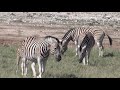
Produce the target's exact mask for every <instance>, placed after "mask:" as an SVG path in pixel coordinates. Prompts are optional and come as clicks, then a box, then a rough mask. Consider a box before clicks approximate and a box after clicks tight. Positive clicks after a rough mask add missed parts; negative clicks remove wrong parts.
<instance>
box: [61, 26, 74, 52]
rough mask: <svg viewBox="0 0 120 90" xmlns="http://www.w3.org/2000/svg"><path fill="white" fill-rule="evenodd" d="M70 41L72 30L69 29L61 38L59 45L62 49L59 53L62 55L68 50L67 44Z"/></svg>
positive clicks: (72, 34)
mask: <svg viewBox="0 0 120 90" xmlns="http://www.w3.org/2000/svg"><path fill="white" fill-rule="evenodd" d="M70 40H72V41H74V28H72V29H70V30H69V31H68V32H67V33H66V34H65V35H64V36H63V38H62V40H61V45H62V49H61V53H62V54H64V53H65V52H66V51H67V49H68V43H69V42H70Z"/></svg>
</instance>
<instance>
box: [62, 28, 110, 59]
mask: <svg viewBox="0 0 120 90" xmlns="http://www.w3.org/2000/svg"><path fill="white" fill-rule="evenodd" d="M88 32H90V33H91V34H92V35H93V37H94V39H95V42H96V44H97V46H98V48H99V56H101V57H103V50H104V47H103V45H102V42H103V39H104V37H105V35H106V36H107V37H108V39H109V43H110V45H112V38H111V37H110V36H109V35H107V34H106V33H105V32H104V31H103V30H102V29H99V28H98V29H96V28H93V27H78V28H71V29H70V30H68V32H67V33H65V35H64V36H63V37H62V40H61V44H62V50H61V52H62V54H64V52H65V51H66V50H67V49H68V47H67V46H68V43H69V42H70V40H72V41H73V42H74V43H75V45H76V56H77V55H78V48H79V46H80V42H81V41H82V39H83V38H84V36H85V35H86V34H87V33H88Z"/></svg>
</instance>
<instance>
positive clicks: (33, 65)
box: [31, 62, 36, 78]
mask: <svg viewBox="0 0 120 90" xmlns="http://www.w3.org/2000/svg"><path fill="white" fill-rule="evenodd" d="M31 68H32V72H33V77H35V78H36V71H35V62H33V63H32V64H31Z"/></svg>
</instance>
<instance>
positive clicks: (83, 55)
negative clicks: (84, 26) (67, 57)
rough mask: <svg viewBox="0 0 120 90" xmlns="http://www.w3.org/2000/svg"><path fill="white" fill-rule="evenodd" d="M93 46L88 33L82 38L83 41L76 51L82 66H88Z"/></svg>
mask: <svg viewBox="0 0 120 90" xmlns="http://www.w3.org/2000/svg"><path fill="white" fill-rule="evenodd" d="M94 44H95V40H94V37H93V35H92V34H91V33H90V32H88V33H87V34H86V35H85V37H84V38H83V41H82V42H81V44H80V47H79V49H78V55H79V62H80V63H81V62H83V64H84V65H85V64H87V65H88V61H89V57H90V52H91V49H92V48H93V46H94Z"/></svg>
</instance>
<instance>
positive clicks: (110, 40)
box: [106, 34, 112, 46]
mask: <svg viewBox="0 0 120 90" xmlns="http://www.w3.org/2000/svg"><path fill="white" fill-rule="evenodd" d="M106 35H107V34H106ZM107 37H108V39H109V43H110V46H111V45H112V38H111V37H110V36H109V35H107Z"/></svg>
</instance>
